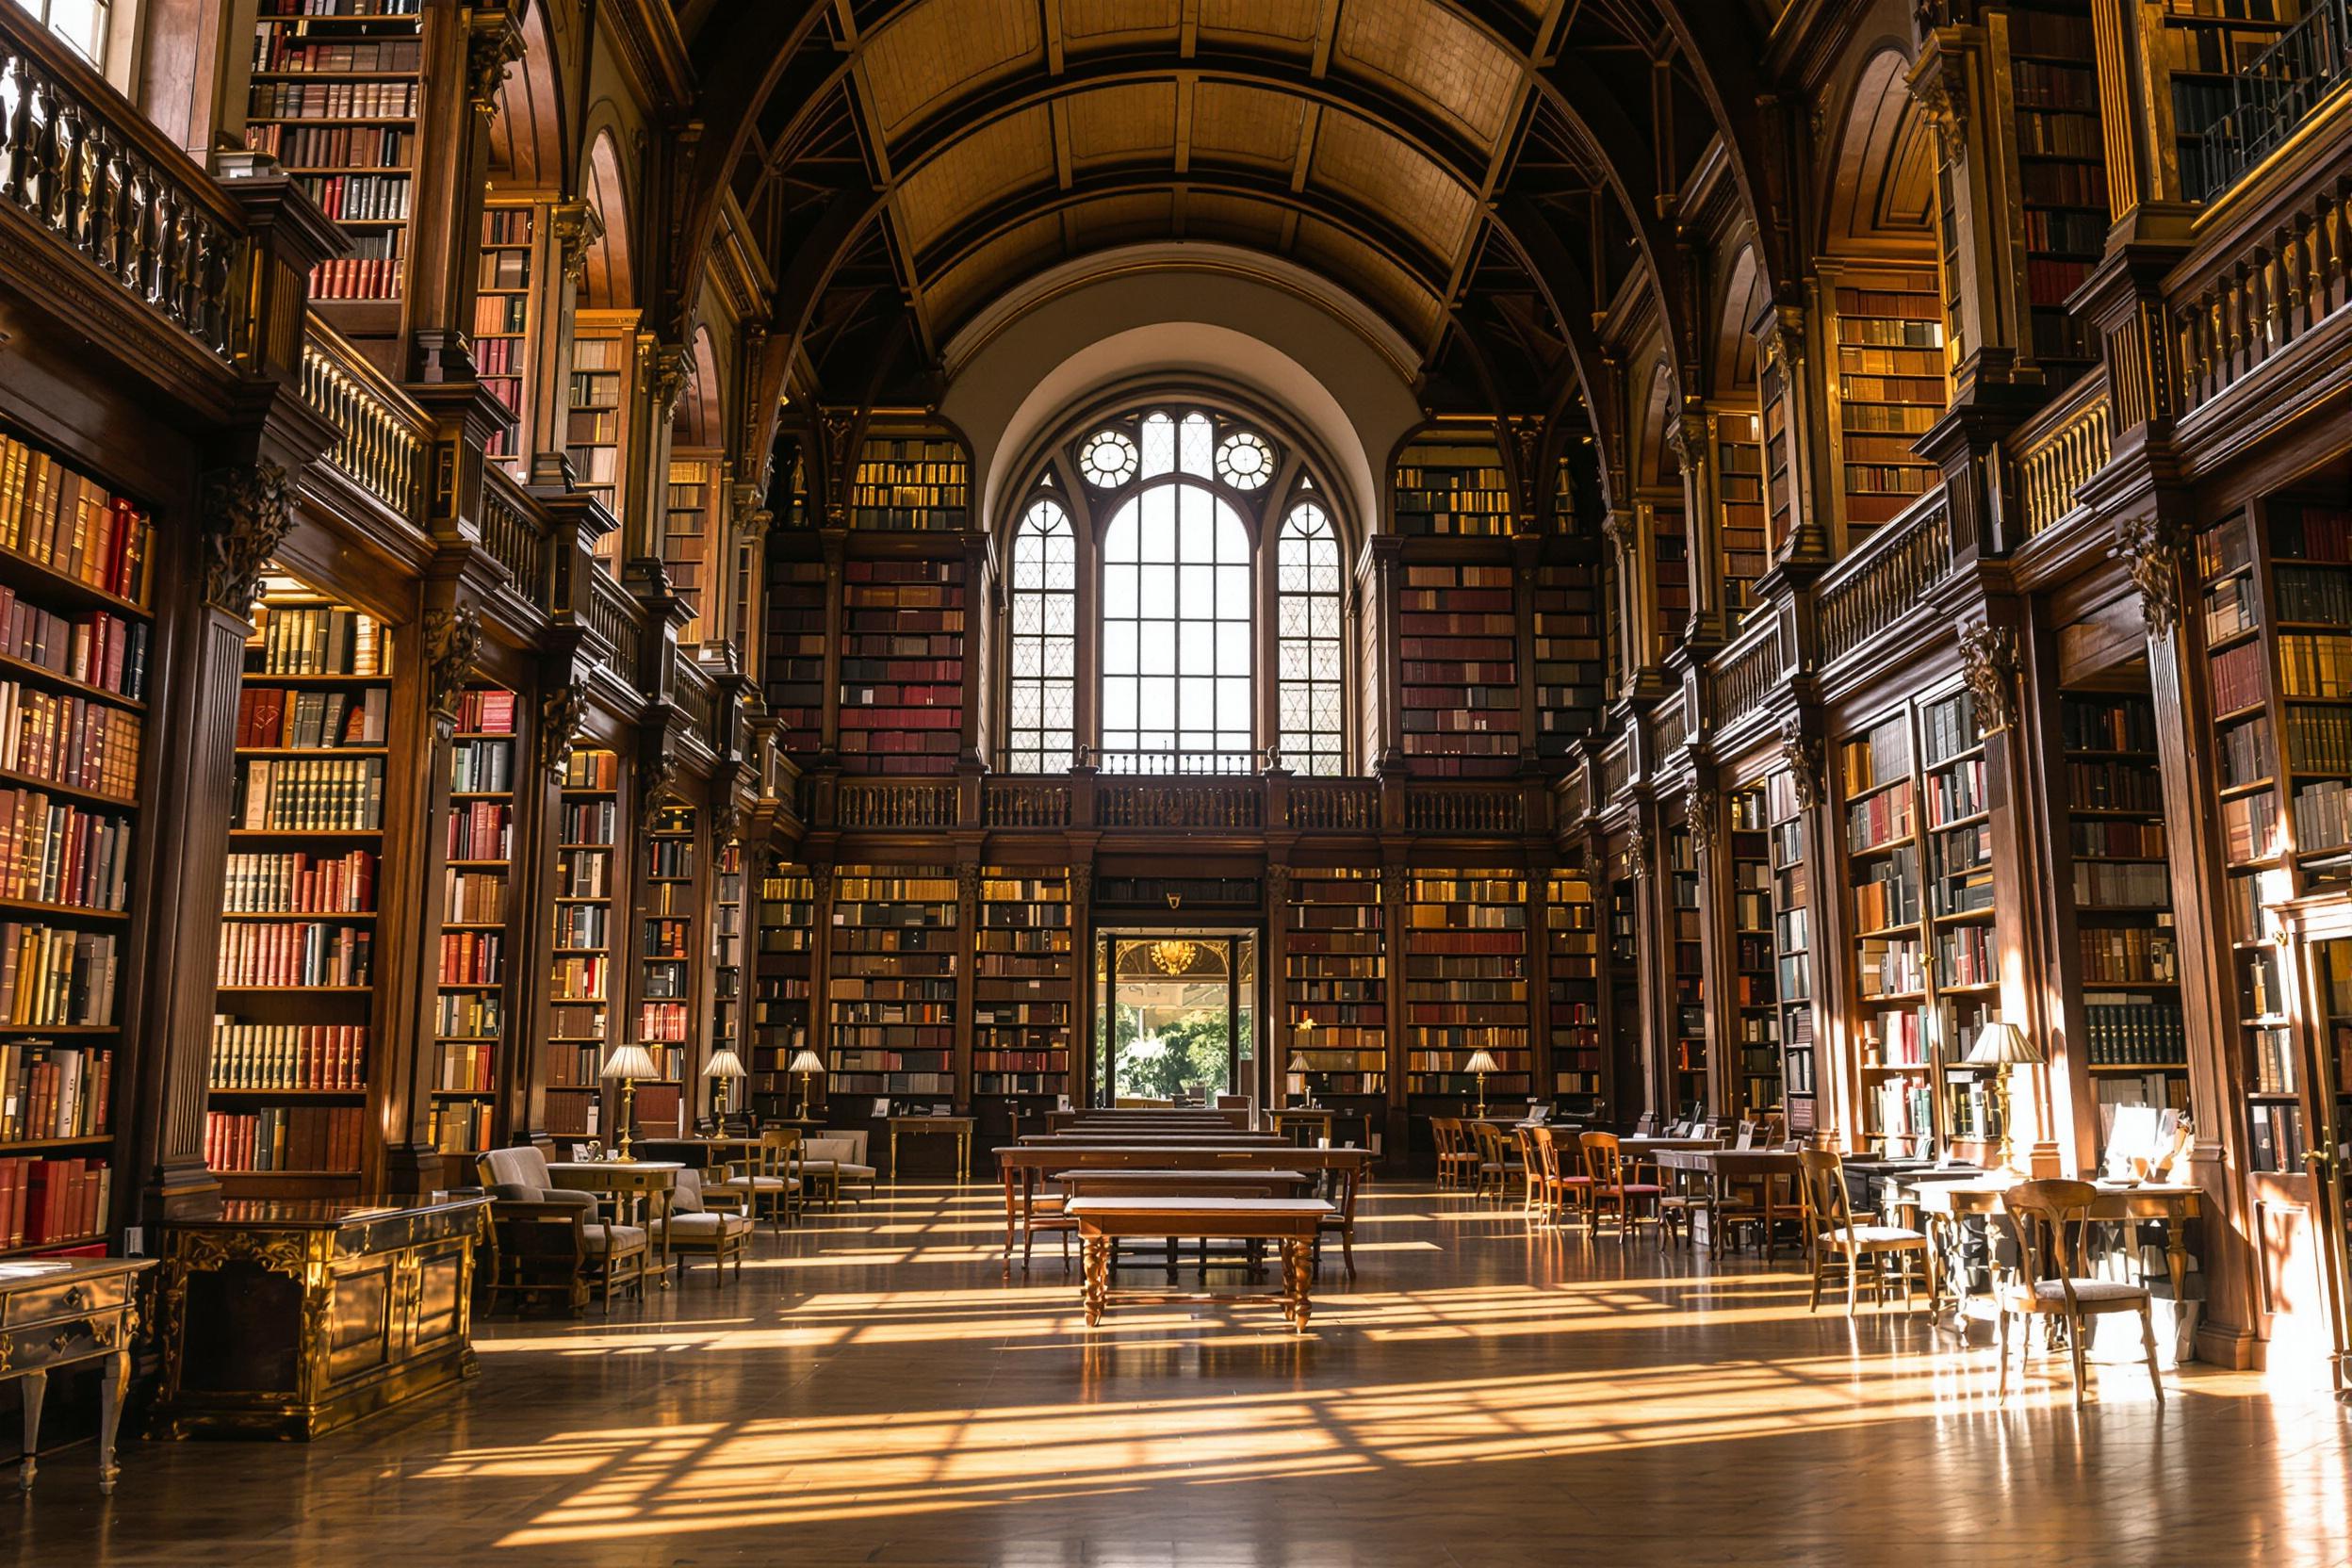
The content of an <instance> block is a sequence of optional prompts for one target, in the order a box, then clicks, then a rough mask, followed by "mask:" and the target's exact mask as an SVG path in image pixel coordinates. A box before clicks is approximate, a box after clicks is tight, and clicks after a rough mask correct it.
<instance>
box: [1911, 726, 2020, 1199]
mask: <svg viewBox="0 0 2352 1568" xmlns="http://www.w3.org/2000/svg"><path fill="white" fill-rule="evenodd" d="M1919 763H1920V809H1921V811H1922V813H1923V814H1924V816H1925V818H1926V821H1925V824H1924V825H1923V833H1924V837H1925V841H1926V847H1927V910H1926V915H1927V924H1928V977H1927V978H1928V985H1929V987H1930V988H1931V990H1932V993H1933V995H1932V1005H1933V1012H1932V1014H1931V1018H1932V1021H1933V1025H1934V1026H1933V1028H1932V1029H1931V1031H1930V1036H1931V1037H1930V1040H1929V1045H1930V1047H1931V1049H1932V1050H1933V1051H1934V1052H1935V1053H1936V1062H1937V1065H1938V1071H1937V1073H1936V1092H1937V1094H1938V1095H1939V1096H1940V1097H1941V1111H1942V1117H1943V1120H1942V1133H1943V1136H1944V1137H1945V1138H1946V1139H1947V1140H1949V1141H1951V1142H1953V1143H1972V1144H1976V1145H1979V1146H1980V1148H1979V1150H1978V1151H1977V1152H1980V1153H1982V1152H1985V1147H1986V1146H1989V1145H1991V1144H1992V1143H1993V1142H1994V1141H1995V1140H1997V1139H1998V1138H1999V1137H2000V1136H2001V1129H2000V1128H1999V1127H1997V1126H1995V1125H1994V1124H1993V1104H1994V1098H1993V1094H1992V1087H1993V1080H1994V1077H1995V1075H1996V1074H1997V1073H1998V1072H1999V1071H2000V1070H1999V1069H1997V1068H1987V1067H1976V1066H1971V1065H1970V1064H1969V1063H1968V1052H1969V1051H1970V1050H1971V1049H1972V1048H1974V1046H1975V1044H1976V1037H1977V1036H1978V1034H1979V1033H1981V1032H1982V1031H1983V1029H1984V1027H1985V1023H1986V1022H1987V1021H1990V1020H1991V1018H1992V1017H1993V1015H1995V1014H1996V1013H1998V1012H1999V1011H2000V1010H2001V962H2000V956H1999V950H1998V949H1997V947H1996V946H1995V943H1994V933H1993V922H1994V912H1993V825H1992V817H1991V814H1990V811H1989V809H1988V808H1987V806H1986V803H1985V738H1984V735H1983V733H1982V732H1981V730H1980V728H1979V727H1978V724H1977V718H1976V703H1975V699H1974V698H1973V697H1971V696H1970V695H1969V694H1968V691H1967V690H1966V689H1965V688H1964V689H1962V690H1960V691H1956V692H1953V693H1951V694H1948V695H1945V696H1941V697H1936V698H1934V699H1931V700H1930V701H1928V702H1926V703H1923V704H1922V705H1921V706H1920V709H1919Z"/></svg>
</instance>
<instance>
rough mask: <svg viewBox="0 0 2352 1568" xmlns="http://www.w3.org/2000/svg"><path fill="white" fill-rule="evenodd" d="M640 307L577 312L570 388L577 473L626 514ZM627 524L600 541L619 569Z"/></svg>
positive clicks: (600, 554)
mask: <svg viewBox="0 0 2352 1568" xmlns="http://www.w3.org/2000/svg"><path fill="white" fill-rule="evenodd" d="M636 337H637V313H636V312H635V311H627V310H582V311H578V312H575V313H574V315H573V319H572V373H571V380H570V383H569V384H568V385H567V386H566V388H565V410H566V412H565V415H564V449H565V451H566V452H567V453H568V454H569V456H570V458H571V464H572V475H573V478H574V480H575V481H576V482H577V483H578V486H579V488H580V489H581V490H584V491H586V492H587V493H588V494H589V495H590V496H591V497H593V498H596V501H598V502H599V503H601V504H602V505H603V507H604V509H605V510H606V511H608V512H610V513H612V514H613V516H615V517H618V516H619V515H621V475H622V474H623V473H624V472H625V471H626V463H627V444H628V438H629V431H628V427H627V422H626V420H625V418H624V417H623V416H624V414H625V412H626V410H627V409H628V408H629V398H630V396H631V395H632V390H633V388H634V386H635V384H636V380H637V343H636ZM621 532H622V531H621V530H618V529H616V530H613V531H612V532H609V533H606V534H604V535H603V536H602V537H600V538H598V539H597V541H596V559H597V560H598V561H600V562H602V563H603V564H604V565H605V568H606V569H607V570H608V571H612V570H617V567H618V561H619V552H620V548H621V543H620V534H621Z"/></svg>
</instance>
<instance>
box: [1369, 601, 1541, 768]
mask: <svg viewBox="0 0 2352 1568" xmlns="http://www.w3.org/2000/svg"><path fill="white" fill-rule="evenodd" d="M1398 598H1399V603H1398V610H1397V634H1398V652H1399V655H1400V662H1399V664H1398V682H1399V686H1400V691H1399V693H1398V699H1399V706H1400V709H1401V714H1402V716H1401V719H1400V723H1401V724H1402V726H1403V729H1404V733H1403V735H1402V737H1401V742H1402V745H1403V749H1404V754H1405V760H1406V764H1407V766H1409V767H1410V768H1411V769H1412V770H1413V772H1414V773H1416V774H1420V775H1423V776H1436V777H1485V778H1492V777H1499V776H1503V775H1506V774H1511V773H1515V772H1516V771H1518V767H1519V663H1518V659H1519V651H1518V617H1517V615H1516V613H1515V612H1514V611H1513V609H1512V598H1511V568H1510V567H1508V566H1472V565H1443V564H1409V565H1407V566H1406V567H1405V581H1404V586H1403V587H1402V588H1401V589H1400V590H1399V593H1398Z"/></svg>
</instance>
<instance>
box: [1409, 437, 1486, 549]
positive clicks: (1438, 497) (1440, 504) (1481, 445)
mask: <svg viewBox="0 0 2352 1568" xmlns="http://www.w3.org/2000/svg"><path fill="white" fill-rule="evenodd" d="M1394 477H1395V481H1396V490H1395V500H1394V503H1393V511H1394V515H1395V517H1396V520H1397V532H1399V533H1402V534H1407V535H1412V534H1452V535H1455V536H1458V537H1460V536H1501V535H1506V534H1509V533H1510V532H1511V527H1512V521H1511V513H1512V508H1511V482H1510V481H1509V480H1508V479H1507V478H1506V477H1505V476H1504V473H1503V454H1502V453H1501V451H1500V450H1498V449H1496V448H1495V443H1494V442H1493V441H1491V440H1480V439H1478V437H1476V436H1471V435H1466V434H1465V435H1447V434H1443V433H1431V434H1429V435H1425V436H1423V437H1421V438H1419V439H1416V440H1414V441H1413V442H1412V443H1411V444H1410V445H1408V446H1407V447H1405V448H1404V449H1403V450H1401V451H1399V452H1398V453H1397V466H1396V470H1395V475H1394Z"/></svg>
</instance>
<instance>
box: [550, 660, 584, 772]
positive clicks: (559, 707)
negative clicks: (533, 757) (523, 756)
mask: <svg viewBox="0 0 2352 1568" xmlns="http://www.w3.org/2000/svg"><path fill="white" fill-rule="evenodd" d="M587 722H588V689H587V688H586V687H585V686H582V685H581V684H580V682H579V681H577V680H567V681H565V682H564V684H563V685H561V686H558V687H556V688H555V689H554V690H553V691H551V692H549V693H547V695H546V696H544V697H542V698H540V699H539V765H540V766H541V767H543V768H545V769H547V771H548V772H549V773H551V774H554V775H556V776H558V777H561V776H563V774H564V770H565V769H566V768H568V767H570V766H571V763H572V751H573V749H574V747H575V746H577V744H578V743H579V741H580V727H581V726H582V725H584V724H586V723H587Z"/></svg>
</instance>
